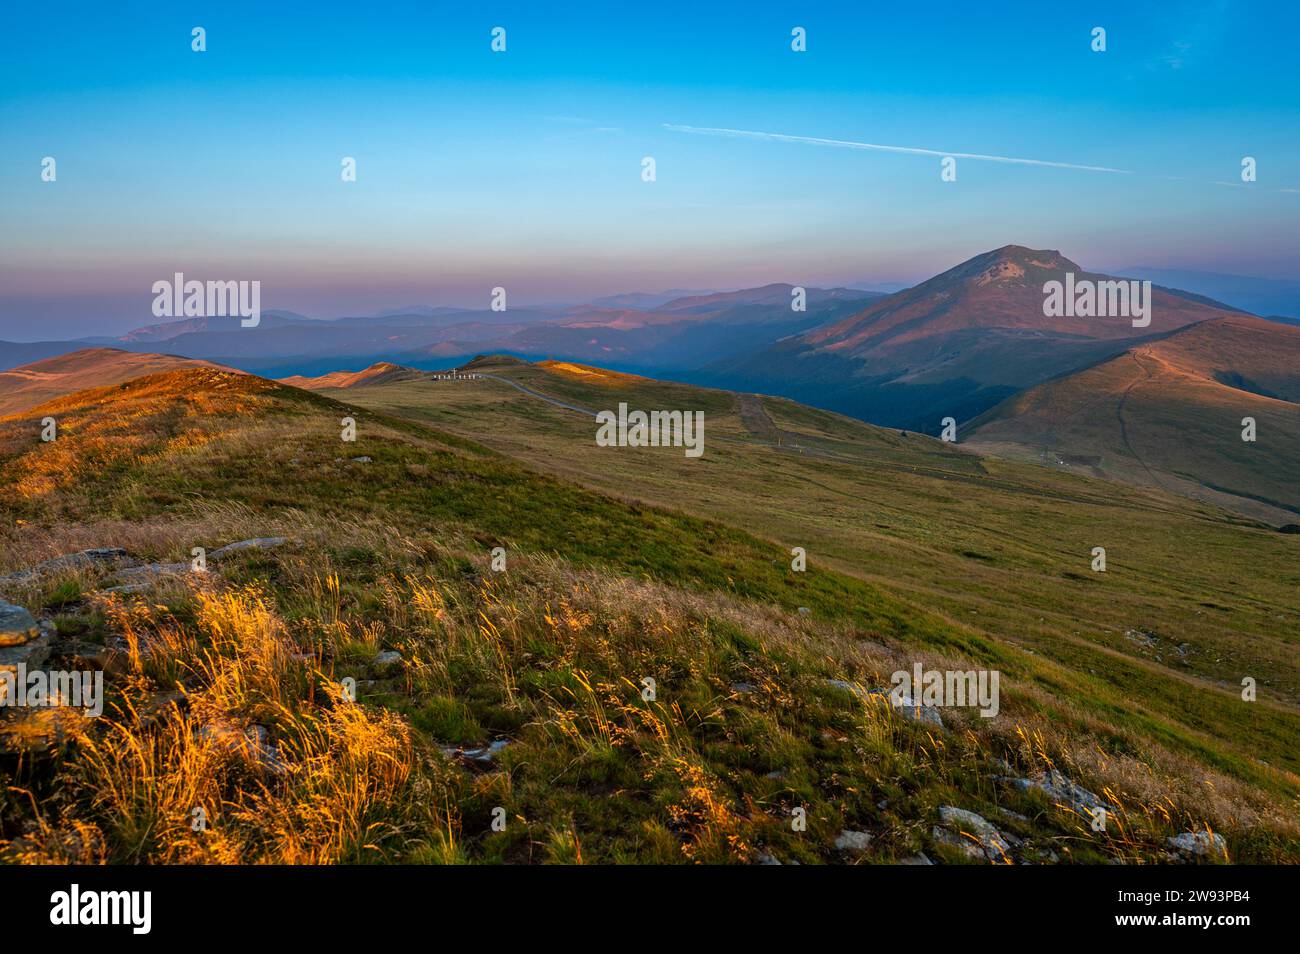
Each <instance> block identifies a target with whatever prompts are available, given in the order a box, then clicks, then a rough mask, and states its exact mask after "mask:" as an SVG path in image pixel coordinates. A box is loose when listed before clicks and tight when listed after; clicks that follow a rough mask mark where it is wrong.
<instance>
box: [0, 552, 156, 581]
mask: <svg viewBox="0 0 1300 954" xmlns="http://www.w3.org/2000/svg"><path fill="white" fill-rule="evenodd" d="M130 559H131V557H130V554H128V553H127V552H126V551H125V550H123V549H122V548H121V547H94V548H92V549H89V550H82V551H80V552H79V553H68V554H65V555H64V556H57V557H54V558H53V559H50V560H43V561H42V562H40V563H38V564H36V565H35V566H33V567H28V568H27V569H26V570H19V571H18V572H17V573H9V574H7V575H5V576H0V583H26V582H27V581H28V580H32V579H35V578H36V577H38V576H42V575H44V574H46V573H57V572H59V571H62V570H81V569H86V568H88V567H93V566H98V565H100V564H103V563H118V562H122V561H127V560H130Z"/></svg>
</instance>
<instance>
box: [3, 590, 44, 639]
mask: <svg viewBox="0 0 1300 954" xmlns="http://www.w3.org/2000/svg"><path fill="white" fill-rule="evenodd" d="M38 635H40V629H39V628H38V627H37V625H36V620H35V618H34V617H33V616H32V614H31V613H29V612H27V610H25V609H23V607H21V606H15V605H14V604H13V603H6V602H5V601H4V600H0V646H21V645H23V644H24V643H29V642H31V641H32V640H33V639H35V638H36V637H37V636H38Z"/></svg>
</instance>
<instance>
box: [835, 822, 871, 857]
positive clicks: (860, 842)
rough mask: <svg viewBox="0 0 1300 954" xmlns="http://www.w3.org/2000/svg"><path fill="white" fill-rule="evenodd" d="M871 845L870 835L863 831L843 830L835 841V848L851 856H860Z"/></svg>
mask: <svg viewBox="0 0 1300 954" xmlns="http://www.w3.org/2000/svg"><path fill="white" fill-rule="evenodd" d="M870 845H871V834H870V832H865V831H850V830H849V829H847V828H846V829H844V830H843V831H842V832H840V834H839V837H838V838H836V839H835V847H836V848H837V849H838V850H840V851H844V852H848V853H849V854H852V855H860V854H862V853H863V852H864V851H866V850H867V848H868V847H869V846H870Z"/></svg>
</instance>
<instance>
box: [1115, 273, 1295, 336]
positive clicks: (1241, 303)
mask: <svg viewBox="0 0 1300 954" xmlns="http://www.w3.org/2000/svg"><path fill="white" fill-rule="evenodd" d="M1116 274H1119V275H1122V276H1124V277H1126V278H1147V279H1150V280H1151V281H1153V282H1159V283H1160V284H1161V285H1168V286H1170V287H1172V288H1185V289H1187V291H1190V292H1195V293H1196V294H1198V295H1206V296H1208V297H1210V298H1217V299H1218V300H1219V301H1230V302H1232V304H1233V305H1235V306H1236V307H1238V308H1242V309H1244V310H1246V311H1249V312H1251V313H1252V314H1256V315H1261V316H1264V317H1267V318H1269V319H1270V320H1273V321H1280V322H1283V323H1284V324H1292V325H1300V281H1283V280H1280V279H1276V278H1252V277H1247V276H1244V275H1223V274H1220V273H1218V272H1198V271H1191V270H1188V269H1176V268H1126V269H1124V270H1122V271H1120V272H1117V273H1116Z"/></svg>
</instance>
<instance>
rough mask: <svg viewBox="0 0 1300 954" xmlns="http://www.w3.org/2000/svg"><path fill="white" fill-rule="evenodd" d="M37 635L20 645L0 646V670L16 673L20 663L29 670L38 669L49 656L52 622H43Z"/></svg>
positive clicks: (53, 634) (52, 641)
mask: <svg viewBox="0 0 1300 954" xmlns="http://www.w3.org/2000/svg"><path fill="white" fill-rule="evenodd" d="M37 632H38V635H37V636H36V637H35V638H33V639H29V640H28V641H27V642H25V643H23V644H22V645H20V646H3V647H0V670H8V671H9V672H12V673H14V674H15V675H16V674H17V673H18V666H19V664H20V663H21V664H22V665H24V666H26V667H27V668H28V669H29V670H31V669H40V668H41V666H43V665H45V661H46V660H47V659H49V658H50V650H51V648H52V647H53V645H54V637H55V635H56V633H55V629H54V626H53V624H50V623H45V624H44V625H42V626H41V627H40V629H39V630H38V631H37Z"/></svg>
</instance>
